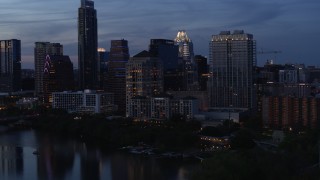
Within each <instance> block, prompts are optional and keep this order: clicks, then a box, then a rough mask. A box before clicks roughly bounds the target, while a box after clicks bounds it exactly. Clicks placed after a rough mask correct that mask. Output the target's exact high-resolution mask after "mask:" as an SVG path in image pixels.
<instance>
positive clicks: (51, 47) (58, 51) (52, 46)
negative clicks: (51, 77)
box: [34, 42, 63, 97]
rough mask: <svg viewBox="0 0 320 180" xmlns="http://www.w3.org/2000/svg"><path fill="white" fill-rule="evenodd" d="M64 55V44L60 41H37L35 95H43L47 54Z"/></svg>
mask: <svg viewBox="0 0 320 180" xmlns="http://www.w3.org/2000/svg"><path fill="white" fill-rule="evenodd" d="M47 55H49V56H52V55H63V46H62V45H61V44H60V43H50V42H36V43H35V48H34V69H35V76H34V79H35V83H34V84H35V95H36V96H38V97H41V96H42V95H43V73H44V63H45V61H46V56H47Z"/></svg>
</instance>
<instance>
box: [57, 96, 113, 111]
mask: <svg viewBox="0 0 320 180" xmlns="http://www.w3.org/2000/svg"><path fill="white" fill-rule="evenodd" d="M52 100H53V101H52V108H54V109H65V110H67V111H68V112H70V113H72V112H77V113H103V112H112V111H114V110H115V109H116V108H115V105H114V97H113V94H112V93H107V92H97V91H92V90H84V91H77V92H71V91H64V92H54V93H52Z"/></svg>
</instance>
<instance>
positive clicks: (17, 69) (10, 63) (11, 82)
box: [0, 39, 21, 92]
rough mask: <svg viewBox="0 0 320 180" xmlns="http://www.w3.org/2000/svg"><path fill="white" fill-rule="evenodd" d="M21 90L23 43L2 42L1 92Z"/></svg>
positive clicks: (0, 48)
mask: <svg viewBox="0 0 320 180" xmlns="http://www.w3.org/2000/svg"><path fill="white" fill-rule="evenodd" d="M20 88H21V41H20V40H17V39H11V40H0V92H13V91H18V90H20Z"/></svg>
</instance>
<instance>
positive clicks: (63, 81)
mask: <svg viewBox="0 0 320 180" xmlns="http://www.w3.org/2000/svg"><path fill="white" fill-rule="evenodd" d="M43 90H44V92H43V96H44V98H43V102H44V103H52V93H53V92H61V91H70V90H74V78H73V64H72V62H71V60H70V58H69V56H62V55H52V56H49V55H47V56H46V61H45V65H44V70H43Z"/></svg>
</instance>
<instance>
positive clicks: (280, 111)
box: [262, 96, 320, 130]
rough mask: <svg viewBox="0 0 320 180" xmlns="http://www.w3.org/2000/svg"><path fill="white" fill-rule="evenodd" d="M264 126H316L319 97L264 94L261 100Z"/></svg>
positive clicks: (293, 127) (318, 116) (318, 117)
mask: <svg viewBox="0 0 320 180" xmlns="http://www.w3.org/2000/svg"><path fill="white" fill-rule="evenodd" d="M262 118H263V124H264V126H265V127H268V128H272V129H290V128H291V129H295V130H299V129H303V128H313V129H315V128H318V127H319V120H320V99H319V98H315V97H290V96H265V97H263V100H262Z"/></svg>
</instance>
